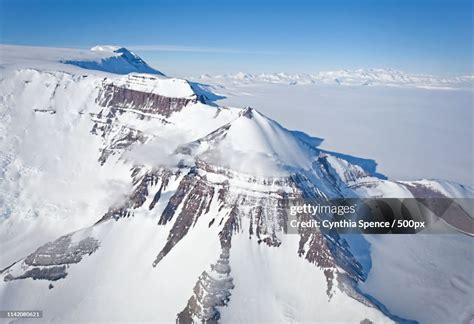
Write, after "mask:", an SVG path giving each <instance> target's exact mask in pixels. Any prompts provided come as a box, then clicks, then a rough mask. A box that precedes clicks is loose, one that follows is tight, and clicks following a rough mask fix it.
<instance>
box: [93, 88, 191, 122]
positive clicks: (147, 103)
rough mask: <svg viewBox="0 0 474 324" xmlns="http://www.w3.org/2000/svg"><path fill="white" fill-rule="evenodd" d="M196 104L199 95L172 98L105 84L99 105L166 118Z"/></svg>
mask: <svg viewBox="0 0 474 324" xmlns="http://www.w3.org/2000/svg"><path fill="white" fill-rule="evenodd" d="M196 102H198V96H197V95H195V96H194V98H170V97H165V96H161V95H158V94H154V93H149V92H143V91H138V90H132V89H127V88H123V87H118V86H115V85H113V84H104V86H103V90H102V92H101V94H100V96H99V98H98V103H99V105H101V106H102V107H114V108H122V109H125V108H128V109H133V110H138V111H140V112H142V113H147V114H156V115H161V116H164V117H169V116H171V114H172V113H174V112H177V111H180V110H181V109H183V108H184V107H185V106H186V105H188V104H189V103H196Z"/></svg>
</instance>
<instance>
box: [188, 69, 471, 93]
mask: <svg viewBox="0 0 474 324" xmlns="http://www.w3.org/2000/svg"><path fill="white" fill-rule="evenodd" d="M196 80H199V81H203V82H214V83H234V84H246V83H247V84H249V83H253V82H267V83H282V84H290V85H308V84H339V85H345V86H393V87H415V88H426V89H430V88H435V89H472V86H473V85H474V76H472V75H468V76H459V77H440V76H433V75H424V74H409V73H404V72H400V71H396V70H391V69H359V70H338V71H327V72H319V73H318V74H288V73H261V74H251V73H243V72H239V73H235V74H223V75H209V74H204V75H201V76H200V77H198V78H196Z"/></svg>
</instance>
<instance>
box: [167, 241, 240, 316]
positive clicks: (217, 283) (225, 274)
mask: <svg viewBox="0 0 474 324" xmlns="http://www.w3.org/2000/svg"><path fill="white" fill-rule="evenodd" d="M230 271H231V269H230V266H229V250H228V249H226V248H224V249H223V251H222V253H221V255H220V258H219V260H217V262H216V263H215V264H213V265H211V270H210V271H204V272H203V273H202V274H201V275H200V276H199V279H198V281H197V282H196V285H195V286H194V289H193V292H194V294H193V295H192V296H191V298H190V299H189V301H188V304H187V305H186V307H185V308H184V310H183V311H182V312H180V313H179V314H178V316H177V319H176V321H177V323H198V322H201V323H217V322H218V320H219V319H220V313H219V310H218V307H222V306H226V305H227V303H228V302H229V299H230V296H231V292H230V291H231V290H232V289H233V288H234V284H233V283H232V277H231V276H230Z"/></svg>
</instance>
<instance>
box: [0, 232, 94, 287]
mask: <svg viewBox="0 0 474 324" xmlns="http://www.w3.org/2000/svg"><path fill="white" fill-rule="evenodd" d="M98 248H99V241H98V240H96V239H95V238H93V237H86V238H84V239H82V240H80V241H79V242H72V234H69V235H65V236H62V237H60V238H58V239H57V240H56V241H53V242H49V243H46V244H44V245H42V246H40V247H39V248H38V249H37V250H36V251H35V252H33V253H32V254H30V255H28V256H27V257H26V258H25V259H24V260H23V261H22V264H23V266H24V267H22V269H23V270H24V271H23V272H22V273H20V274H12V273H8V269H7V270H6V273H8V274H7V275H6V276H5V277H4V280H5V281H10V280H17V279H25V278H32V279H44V280H53V281H54V280H58V279H62V278H64V277H66V275H67V272H66V266H67V265H70V264H74V263H79V262H80V261H81V260H82V258H83V257H84V256H85V255H90V254H92V253H94V252H95V251H96V250H97V249H98Z"/></svg>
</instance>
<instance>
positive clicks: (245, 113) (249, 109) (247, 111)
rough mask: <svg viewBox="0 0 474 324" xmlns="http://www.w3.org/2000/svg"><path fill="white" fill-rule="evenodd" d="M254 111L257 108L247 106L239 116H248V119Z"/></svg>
mask: <svg viewBox="0 0 474 324" xmlns="http://www.w3.org/2000/svg"><path fill="white" fill-rule="evenodd" d="M254 112H255V109H253V108H252V107H249V106H248V107H245V108H244V109H242V111H241V112H240V113H239V116H243V117H247V118H248V119H252V118H253V114H254Z"/></svg>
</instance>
